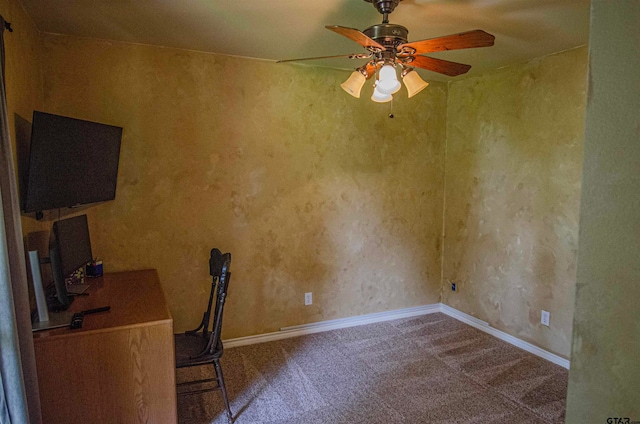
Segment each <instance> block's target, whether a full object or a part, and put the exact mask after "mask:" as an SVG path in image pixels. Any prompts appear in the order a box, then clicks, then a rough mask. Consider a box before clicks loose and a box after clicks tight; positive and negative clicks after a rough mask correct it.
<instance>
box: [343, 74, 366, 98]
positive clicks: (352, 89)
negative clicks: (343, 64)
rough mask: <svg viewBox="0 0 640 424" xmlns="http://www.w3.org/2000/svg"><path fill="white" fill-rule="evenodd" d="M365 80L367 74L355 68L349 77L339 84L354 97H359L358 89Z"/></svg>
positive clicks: (360, 88)
mask: <svg viewBox="0 0 640 424" xmlns="http://www.w3.org/2000/svg"><path fill="white" fill-rule="evenodd" d="M365 82H367V74H366V72H365V73H364V74H363V73H362V72H360V71H359V70H355V71H353V72H352V73H351V76H350V77H349V79H347V80H346V81H345V82H343V83H342V84H340V87H342V89H343V90H344V91H346V92H347V93H349V94H351V95H352V96H353V97H355V98H356V99H359V98H360V90H362V86H363V85H364V83H365Z"/></svg>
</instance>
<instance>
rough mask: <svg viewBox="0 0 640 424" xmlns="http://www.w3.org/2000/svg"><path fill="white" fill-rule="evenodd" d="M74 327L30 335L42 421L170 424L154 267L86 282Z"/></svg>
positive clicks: (168, 376) (161, 307)
mask: <svg viewBox="0 0 640 424" xmlns="http://www.w3.org/2000/svg"><path fill="white" fill-rule="evenodd" d="M89 283H90V284H91V287H90V288H89V290H88V293H89V296H78V297H76V299H75V301H74V302H73V303H72V304H71V306H70V307H69V311H70V312H80V311H83V310H86V309H92V308H98V307H101V306H111V310H110V311H109V312H101V313H97V314H93V315H87V316H85V318H84V323H83V326H82V328H81V329H78V330H70V329H68V328H58V329H53V330H45V331H40V332H37V333H34V334H33V342H34V348H35V354H36V366H37V371H38V384H39V387H40V402H41V405H42V416H43V422H44V423H47V424H49V423H52V424H55V423H64V424H72V423H79V424H86V423H176V422H177V413H176V384H175V353H174V347H173V319H172V318H171V314H170V313H169V310H168V308H167V304H166V301H165V298H164V294H163V292H162V287H161V286H160V281H159V279H158V274H157V272H156V271H155V270H144V271H130V272H119V273H113V274H106V275H105V276H104V277H100V278H95V279H90V280H89Z"/></svg>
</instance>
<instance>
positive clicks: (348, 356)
mask: <svg viewBox="0 0 640 424" xmlns="http://www.w3.org/2000/svg"><path fill="white" fill-rule="evenodd" d="M222 367H223V370H224V374H225V381H226V383H227V388H228V392H229V398H230V402H231V410H232V412H233V414H234V418H235V422H236V423H238V424H243V423H274V424H275V423H287V424H289V423H290V424H293V423H296V424H298V423H299V424H314V423H317V424H330V423H367V424H375V423H384V424H388V423H478V424H488V423H496V424H498V423H500V424H504V423H519V424H525V423H531V424H533V423H562V422H564V411H565V397H566V389H567V370H565V369H564V368H562V367H560V366H558V365H554V364H552V363H550V362H548V361H546V360H544V359H541V358H539V357H537V356H534V355H532V354H530V353H528V352H525V351H523V350H521V349H518V348H516V347H514V346H511V345H509V344H507V343H505V342H503V341H501V340H499V339H496V338H494V337H492V336H490V335H488V334H486V333H483V332H481V331H479V330H476V329H475V328H473V327H470V326H468V325H466V324H463V323H461V322H459V321H457V320H455V319H453V318H451V317H449V316H447V315H444V314H441V313H436V314H430V315H424V316H420V317H415V318H405V319H399V320H394V321H387V322H382V323H377V324H370V325H364V326H359V327H351V328H345V329H340V330H334V331H328V332H325V333H317V334H312V335H308V336H303V337H297V338H291V339H285V340H279V341H275V342H269V343H262V344H256V345H251V346H243V347H237V348H234V349H227V350H226V351H225V353H224V357H223V358H222ZM201 371H202V370H198V369H196V370H193V369H192V370H187V371H184V370H180V372H179V373H178V381H182V380H183V379H184V378H185V377H188V378H193V377H194V373H196V374H197V373H199V372H201ZM178 416H179V422H180V423H184V424H187V423H189V424H194V423H225V422H227V421H226V417H225V414H224V407H223V403H222V396H221V393H220V392H219V391H216V392H208V393H202V394H195V395H187V396H180V397H179V398H178Z"/></svg>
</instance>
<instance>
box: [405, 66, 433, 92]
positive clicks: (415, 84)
mask: <svg viewBox="0 0 640 424" xmlns="http://www.w3.org/2000/svg"><path fill="white" fill-rule="evenodd" d="M402 81H403V82H404V86H405V87H407V92H408V93H409V98H411V97H413V96H415V95H416V94H418V93H419V92H421V91H422V90H424V89H425V88H427V86H428V85H429V83H428V82H426V81H424V80H423V79H422V78H420V75H418V73H417V72H416V71H414V70H413V68H405V69H403V70H402Z"/></svg>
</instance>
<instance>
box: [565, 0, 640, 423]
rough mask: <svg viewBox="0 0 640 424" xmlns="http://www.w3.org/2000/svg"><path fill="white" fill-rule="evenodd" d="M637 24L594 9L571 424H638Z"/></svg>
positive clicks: (633, 17) (620, 8)
mask: <svg viewBox="0 0 640 424" xmlns="http://www.w3.org/2000/svg"><path fill="white" fill-rule="evenodd" d="M639 21H640V2H637V1H620V2H611V1H604V0H597V1H593V2H592V5H591V32H590V38H589V97H588V104H587V110H586V128H585V142H584V173H583V196H582V203H581V210H580V255H579V260H578V276H577V285H576V308H575V320H574V329H573V344H572V350H571V371H570V372H569V389H568V394H567V415H566V417H567V419H566V422H567V423H568V424H582V423H605V422H638V421H640V308H639V307H638V299H640V259H639V258H640V219H639V217H640V113H639V109H640V73H638V68H640V56H638V51H640V26H638V22H639ZM630 52H632V53H631V54H630ZM613 417H618V419H617V420H614V419H613Z"/></svg>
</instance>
